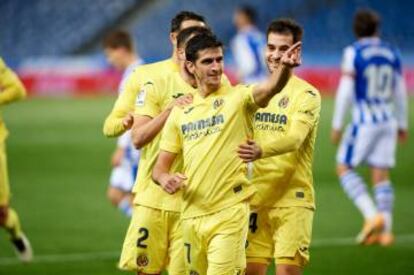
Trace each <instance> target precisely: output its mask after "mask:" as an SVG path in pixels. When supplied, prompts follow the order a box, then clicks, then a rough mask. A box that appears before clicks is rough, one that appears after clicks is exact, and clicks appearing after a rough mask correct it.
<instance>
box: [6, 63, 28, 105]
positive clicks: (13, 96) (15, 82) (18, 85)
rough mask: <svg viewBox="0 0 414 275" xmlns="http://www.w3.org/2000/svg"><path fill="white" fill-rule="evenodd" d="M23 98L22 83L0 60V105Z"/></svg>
mask: <svg viewBox="0 0 414 275" xmlns="http://www.w3.org/2000/svg"><path fill="white" fill-rule="evenodd" d="M25 96H26V89H25V88H24V86H23V83H22V82H21V81H20V79H19V78H18V77H17V75H16V74H15V73H14V72H13V71H12V70H11V69H9V68H8V67H7V66H6V65H5V64H4V63H3V61H2V60H1V59H0V105H4V104H8V103H11V102H13V101H17V100H20V99H23V98H25Z"/></svg>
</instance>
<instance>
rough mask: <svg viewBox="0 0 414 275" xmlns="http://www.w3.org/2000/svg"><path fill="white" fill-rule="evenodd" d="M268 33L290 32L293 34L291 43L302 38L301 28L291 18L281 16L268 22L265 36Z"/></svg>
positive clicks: (267, 35)
mask: <svg viewBox="0 0 414 275" xmlns="http://www.w3.org/2000/svg"><path fill="white" fill-rule="evenodd" d="M270 33H280V34H287V35H289V34H291V35H292V36H293V43H296V42H298V41H301V40H302V36H303V28H302V26H301V25H299V23H297V22H296V21H295V20H293V19H290V18H281V19H277V20H274V21H272V22H271V23H270V25H269V27H268V28H267V32H266V37H267V38H268V37H269V34H270Z"/></svg>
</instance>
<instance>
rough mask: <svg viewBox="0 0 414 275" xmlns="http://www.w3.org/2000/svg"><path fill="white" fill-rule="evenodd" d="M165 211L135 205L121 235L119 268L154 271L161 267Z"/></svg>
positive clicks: (165, 238)
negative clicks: (124, 232)
mask: <svg viewBox="0 0 414 275" xmlns="http://www.w3.org/2000/svg"><path fill="white" fill-rule="evenodd" d="M164 214H165V213H164V212H163V211H161V210H159V209H153V208H149V207H145V206H141V205H135V206H134V209H133V214H132V218H131V222H130V226H129V228H128V232H127V235H126V237H125V241H124V245H123V249H122V254H121V259H120V263H119V267H120V268H121V269H124V270H135V271H140V272H143V273H148V274H156V273H159V272H161V271H162V270H163V269H165V266H166V264H167V261H168V259H167V252H168V248H167V246H168V236H167V232H168V220H167V219H166V217H165V215H164Z"/></svg>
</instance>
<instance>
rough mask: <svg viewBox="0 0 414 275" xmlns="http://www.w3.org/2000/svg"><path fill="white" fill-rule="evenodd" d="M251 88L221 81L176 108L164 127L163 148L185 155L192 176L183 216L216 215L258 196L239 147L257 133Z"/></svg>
mask: <svg viewBox="0 0 414 275" xmlns="http://www.w3.org/2000/svg"><path fill="white" fill-rule="evenodd" d="M257 108H258V107H257V105H256V104H255V102H254V99H253V95H252V87H251V86H244V85H238V86H235V87H233V86H230V85H222V87H221V88H220V89H219V90H218V91H217V92H215V93H213V94H210V95H208V96H207V97H205V98H203V97H201V96H200V95H199V93H196V94H195V95H194V99H193V103H192V104H190V105H189V106H188V107H186V108H184V109H180V108H174V109H173V111H172V112H171V114H170V116H169V118H168V120H167V122H166V124H165V126H164V129H163V135H162V138H161V144H160V149H161V150H164V151H168V152H172V153H176V154H180V153H181V154H182V155H183V160H184V166H183V169H182V170H181V172H183V173H184V174H185V175H186V176H187V177H188V180H187V181H186V186H185V188H184V189H183V190H184V191H183V202H182V204H183V206H182V217H183V218H190V217H196V216H201V215H205V214H209V213H214V212H216V211H219V210H221V209H224V208H227V207H230V206H232V205H234V204H236V203H238V202H240V201H243V200H246V199H247V198H249V197H250V196H252V195H253V194H254V191H255V190H254V188H253V187H252V186H251V184H250V183H249V181H248V180H247V176H246V173H247V167H246V165H245V164H244V163H243V162H242V160H241V159H240V158H239V157H238V155H237V147H238V145H239V144H241V143H243V142H245V141H246V139H247V138H248V137H251V136H252V134H253V124H252V123H253V121H252V119H253V115H254V113H255V112H256V110H257Z"/></svg>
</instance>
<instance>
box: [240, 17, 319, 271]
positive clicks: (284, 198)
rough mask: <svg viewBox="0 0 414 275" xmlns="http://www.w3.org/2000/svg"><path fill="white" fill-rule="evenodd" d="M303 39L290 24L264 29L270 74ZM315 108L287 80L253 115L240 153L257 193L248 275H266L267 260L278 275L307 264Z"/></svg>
mask: <svg viewBox="0 0 414 275" xmlns="http://www.w3.org/2000/svg"><path fill="white" fill-rule="evenodd" d="M302 33H303V30H302V28H301V26H299V25H298V24H297V23H296V22H294V21H293V20H290V19H280V20H276V21H273V22H272V23H271V24H270V25H269V27H268V30H267V48H266V61H267V66H268V69H269V71H270V72H273V71H274V70H275V69H276V68H278V67H279V66H280V65H281V56H282V55H283V53H284V52H285V51H286V50H287V49H288V48H289V47H290V46H292V45H293V44H294V43H296V42H298V41H301V40H302ZM275 57H276V59H275V60H274V58H275ZM320 105H321V98H320V95H319V92H318V90H316V89H315V88H314V87H313V86H311V85H310V84H309V83H307V82H306V81H304V80H302V79H300V78H298V77H296V76H295V75H293V74H292V75H291V76H290V78H289V81H288V83H287V84H286V86H285V87H284V88H283V90H282V91H281V92H280V93H279V94H277V95H276V96H275V97H273V98H272V100H271V101H270V102H269V105H268V106H267V107H266V108H263V109H259V110H258V111H257V112H256V114H255V122H254V141H253V140H249V141H248V142H247V143H246V144H243V145H241V146H240V147H239V151H238V152H239V156H240V157H241V158H242V159H243V160H244V161H245V162H250V161H254V163H253V165H254V168H253V177H252V184H253V185H254V186H256V187H257V189H258V192H257V194H256V196H255V197H254V198H253V200H252V202H251V205H252V209H253V211H252V213H251V214H250V224H249V229H250V231H249V235H248V246H247V251H246V254H247V262H248V265H247V274H248V275H265V274H266V270H267V266H268V265H269V263H270V262H271V260H272V258H273V259H275V261H276V273H277V274H278V275H287V274H289V275H293V274H294V275H297V274H301V273H302V271H303V268H304V266H305V265H306V264H307V263H308V262H309V246H310V240H311V235H312V234H311V233H312V221H313V215H314V210H315V201H314V200H315V199H314V189H313V176H312V162H313V151H314V145H315V139H316V132H317V129H318V124H319V113H320V107H321V106H320ZM255 209H256V210H255Z"/></svg>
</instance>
